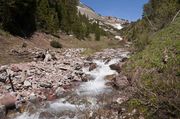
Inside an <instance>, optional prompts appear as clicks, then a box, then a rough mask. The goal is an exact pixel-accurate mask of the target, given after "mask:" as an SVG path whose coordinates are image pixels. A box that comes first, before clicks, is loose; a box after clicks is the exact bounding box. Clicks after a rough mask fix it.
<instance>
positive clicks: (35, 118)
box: [14, 112, 40, 119]
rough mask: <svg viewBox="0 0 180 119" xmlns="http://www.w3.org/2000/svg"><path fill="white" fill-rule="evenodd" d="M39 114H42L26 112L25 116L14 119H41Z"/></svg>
mask: <svg viewBox="0 0 180 119" xmlns="http://www.w3.org/2000/svg"><path fill="white" fill-rule="evenodd" d="M39 114H40V113H39V112H37V113H35V114H29V113H28V112H24V113H23V114H21V115H20V116H17V117H16V118H14V119H39Z"/></svg>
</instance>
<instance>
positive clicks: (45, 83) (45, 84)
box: [40, 82, 52, 88]
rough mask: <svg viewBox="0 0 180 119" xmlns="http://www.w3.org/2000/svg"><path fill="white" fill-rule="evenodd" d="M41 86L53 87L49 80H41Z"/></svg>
mask: <svg viewBox="0 0 180 119" xmlns="http://www.w3.org/2000/svg"><path fill="white" fill-rule="evenodd" d="M40 86H41V87H43V88H52V84H51V83H48V82H40Z"/></svg>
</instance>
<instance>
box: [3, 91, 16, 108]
mask: <svg viewBox="0 0 180 119" xmlns="http://www.w3.org/2000/svg"><path fill="white" fill-rule="evenodd" d="M15 102H16V97H15V96H13V95H11V94H5V95H3V96H1V97H0V105H5V106H6V107H13V106H15Z"/></svg>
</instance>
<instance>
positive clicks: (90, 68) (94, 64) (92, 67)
mask: <svg viewBox="0 0 180 119" xmlns="http://www.w3.org/2000/svg"><path fill="white" fill-rule="evenodd" d="M96 68H97V64H96V63H92V64H90V66H89V71H92V70H94V69H96Z"/></svg>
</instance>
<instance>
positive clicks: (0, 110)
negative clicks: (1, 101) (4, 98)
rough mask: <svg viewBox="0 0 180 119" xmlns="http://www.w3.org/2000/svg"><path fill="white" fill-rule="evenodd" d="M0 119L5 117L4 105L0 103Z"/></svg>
mask: <svg viewBox="0 0 180 119" xmlns="http://www.w3.org/2000/svg"><path fill="white" fill-rule="evenodd" d="M0 119H6V107H5V106H4V105H0Z"/></svg>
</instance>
